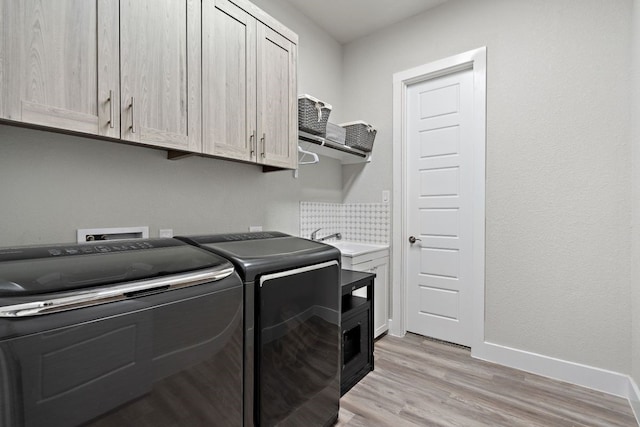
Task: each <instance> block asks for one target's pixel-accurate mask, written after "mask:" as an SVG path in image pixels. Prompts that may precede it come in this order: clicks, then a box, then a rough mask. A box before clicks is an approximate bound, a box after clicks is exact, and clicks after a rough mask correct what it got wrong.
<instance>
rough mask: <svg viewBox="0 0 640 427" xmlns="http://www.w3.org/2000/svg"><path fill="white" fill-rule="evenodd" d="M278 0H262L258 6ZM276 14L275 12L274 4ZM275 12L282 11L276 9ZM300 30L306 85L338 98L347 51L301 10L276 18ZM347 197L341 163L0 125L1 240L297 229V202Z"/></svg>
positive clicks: (12, 242)
mask: <svg viewBox="0 0 640 427" xmlns="http://www.w3.org/2000/svg"><path fill="white" fill-rule="evenodd" d="M278 1H279V0H261V1H259V2H258V3H261V4H262V3H265V6H267V5H268V3H271V2H273V3H274V4H275V5H277V4H278ZM267 12H269V10H267ZM274 15H275V13H274ZM276 18H279V19H281V20H282V22H283V23H284V24H285V25H288V26H290V27H291V28H293V29H294V30H296V31H297V32H298V34H299V36H300V43H301V46H300V49H301V52H300V55H299V64H298V66H299V71H298V74H299V81H300V85H299V87H300V88H301V90H304V91H305V92H309V93H316V94H318V95H319V96H323V97H324V96H326V98H327V99H331V100H332V101H333V99H334V98H335V99H337V101H335V102H336V103H337V104H339V103H340V101H339V97H340V96H341V91H340V83H338V82H339V81H340V75H341V72H342V49H341V47H340V45H338V44H337V42H335V40H333V39H332V38H331V37H329V36H327V35H326V34H323V33H322V31H321V30H319V28H318V27H317V26H315V25H313V24H311V23H309V22H307V21H308V20H307V21H305V19H306V18H304V17H302V16H301V15H300V14H298V13H297V12H295V11H294V10H290V11H287V13H286V14H283V15H282V16H276ZM300 200H310V201H325V202H341V201H342V167H341V166H340V165H339V164H338V162H337V161H334V160H328V159H325V160H324V161H323V163H322V165H321V166H320V165H311V166H302V167H301V170H300V178H299V179H297V180H296V179H293V177H292V173H291V172H289V171H284V172H272V173H266V174H264V173H262V172H261V168H259V167H258V166H253V165H246V164H241V163H234V162H229V161H222V160H215V159H210V158H200V157H191V158H187V159H183V160H178V161H169V160H166V152H164V151H160V150H153V149H149V148H143V147H135V146H127V145H123V144H117V143H113V142H105V141H97V140H91V139H87V138H80V137H72V136H67V135H61V134H55V133H48V132H42V131H36V130H29V129H21V128H15V127H11V126H5V125H0V201H1V205H0V206H1V209H0V218H1V219H0V246H11V245H24V244H37V243H51V242H70V241H75V230H76V229H77V228H85V227H113V226H137V225H148V226H150V227H151V228H150V234H151V235H152V236H157V233H158V229H159V228H173V229H174V232H175V233H176V234H187V233H201V232H221V231H246V230H247V229H248V228H247V227H248V226H249V225H263V226H264V227H265V229H278V230H281V231H285V232H289V233H293V234H297V233H298V231H299V201H300Z"/></svg>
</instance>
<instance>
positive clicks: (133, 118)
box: [129, 96, 136, 133]
mask: <svg viewBox="0 0 640 427" xmlns="http://www.w3.org/2000/svg"><path fill="white" fill-rule="evenodd" d="M133 102H134V101H133V96H132V97H131V104H130V105H129V108H131V126H129V129H131V133H136V125H135V123H136V117H135V114H134V113H133Z"/></svg>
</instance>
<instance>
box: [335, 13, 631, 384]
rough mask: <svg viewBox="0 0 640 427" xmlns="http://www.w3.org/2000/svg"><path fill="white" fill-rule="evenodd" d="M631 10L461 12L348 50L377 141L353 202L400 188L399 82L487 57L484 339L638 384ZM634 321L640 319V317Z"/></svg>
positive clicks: (350, 177)
mask: <svg viewBox="0 0 640 427" xmlns="http://www.w3.org/2000/svg"><path fill="white" fill-rule="evenodd" d="M630 12H631V0H617V1H610V0H536V1H527V0H483V1H477V0H450V1H449V2H447V3H445V4H443V5H441V6H438V7H436V8H435V9H432V10H430V11H427V12H426V13H424V14H421V15H418V16H416V17H413V18H411V19H409V20H406V21H404V22H401V23H399V24H397V25H394V26H392V27H390V28H388V29H386V30H382V31H380V32H377V33H375V34H374V35H371V36H369V37H366V38H363V39H360V40H357V41H355V42H353V43H351V44H348V45H347V46H346V47H345V54H344V58H345V64H344V70H345V80H344V93H345V96H344V104H345V111H346V113H345V114H346V116H347V118H348V119H364V120H366V121H369V122H371V123H372V124H374V125H375V126H377V127H378V129H379V133H378V136H377V138H376V142H375V147H374V160H373V162H372V163H371V164H369V165H366V166H364V167H361V166H350V167H347V168H345V169H344V177H343V181H344V183H345V186H346V190H345V202H346V203H353V202H375V201H378V200H379V198H380V192H381V190H384V189H389V188H391V182H392V167H391V165H392V159H391V155H392V139H391V138H392V85H391V82H392V75H393V73H395V72H398V71H402V70H405V69H408V68H411V67H414V66H418V65H421V64H425V63H428V62H430V61H434V60H438V59H441V58H444V57H447V56H451V55H455V54H458V53H461V52H464V51H468V50H471V49H474V48H477V47H480V46H487V49H488V70H487V72H488V77H487V78H488V84H487V86H488V87H487V180H486V191H487V194H486V296H485V300H486V339H487V340H488V341H489V342H493V343H496V344H502V345H507V346H510V347H514V348H518V349H522V350H527V351H532V352H535V353H540V354H544V355H547V356H552V357H557V358H560V359H565V360H569V361H574V362H578V363H583V364H586V365H591V366H596V367H600V368H604V369H610V370H613V371H618V372H623V373H629V372H630V370H631V357H630V355H631V345H630V337H631V305H630V298H629V297H630V286H629V280H630V265H631V258H630V255H629V253H630V248H631V240H630V226H629V225H630V221H631V218H630V212H631V204H630V196H629V188H630V176H631V172H630V171H631V162H630V155H629V153H630V145H629V135H630V120H629V105H630V97H629V91H628V86H629V71H628V70H629V69H630V68H629V67H630V61H629V52H630V37H629V34H630V31H631V29H630ZM636 311H637V310H636Z"/></svg>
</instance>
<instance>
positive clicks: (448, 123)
mask: <svg viewBox="0 0 640 427" xmlns="http://www.w3.org/2000/svg"><path fill="white" fill-rule="evenodd" d="M406 100H407V105H406V116H405V117H406V131H407V135H406V137H407V159H406V165H407V169H406V173H407V176H406V179H407V181H406V182H407V198H408V200H407V212H406V224H407V228H406V230H407V233H408V235H407V236H406V240H405V244H406V245H407V246H408V250H407V252H406V253H407V254H408V256H407V258H406V259H407V262H408V265H407V270H406V271H407V273H408V275H407V306H406V307H407V310H408V315H407V321H408V323H407V330H408V331H410V332H415V333H418V334H421V335H425V336H430V337H433V338H438V339H441V340H445V341H449V342H454V343H458V344H462V345H466V346H471V338H472V324H471V319H472V308H473V305H472V297H473V292H472V283H471V281H472V272H473V266H472V261H473V255H472V231H473V229H472V219H473V215H472V214H473V213H472V207H473V199H472V196H473V147H472V146H471V140H472V138H471V137H472V131H473V130H472V128H471V126H472V123H473V122H472V118H473V74H472V70H471V69H469V70H466V71H460V72H456V73H453V74H449V75H446V76H443V77H438V78H434V79H431V80H427V81H424V82H420V83H416V84H414V85H411V86H409V87H408V88H407V96H406ZM410 236H413V237H415V239H416V241H415V243H410V241H409V240H410Z"/></svg>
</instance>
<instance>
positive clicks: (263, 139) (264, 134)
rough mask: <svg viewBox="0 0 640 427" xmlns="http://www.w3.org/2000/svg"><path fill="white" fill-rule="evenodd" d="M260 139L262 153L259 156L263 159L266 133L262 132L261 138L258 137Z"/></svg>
mask: <svg viewBox="0 0 640 427" xmlns="http://www.w3.org/2000/svg"><path fill="white" fill-rule="evenodd" d="M260 141H261V142H262V154H261V156H262V158H263V159H264V158H265V157H267V156H266V155H265V151H266V147H267V134H266V133H263V134H262V138H260Z"/></svg>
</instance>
